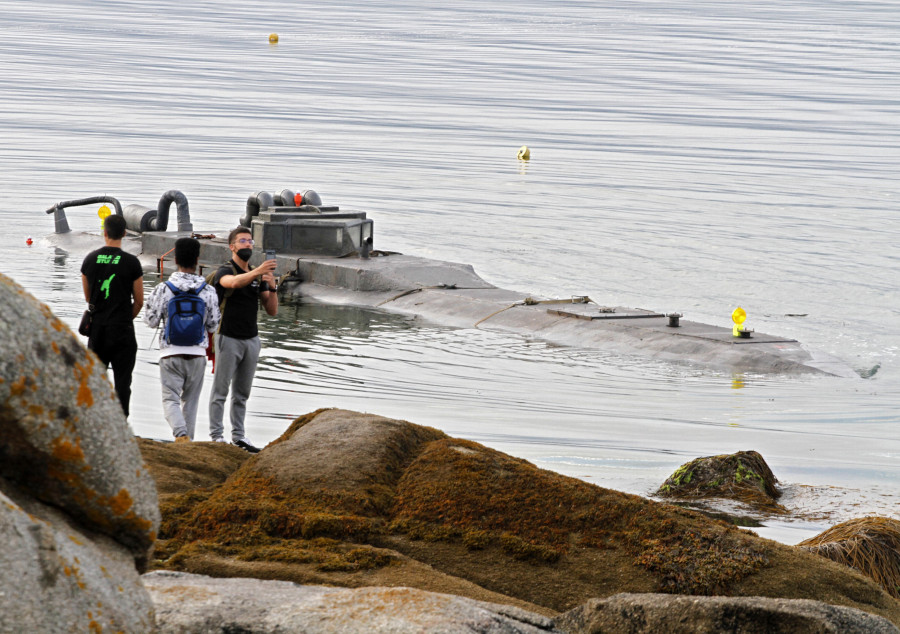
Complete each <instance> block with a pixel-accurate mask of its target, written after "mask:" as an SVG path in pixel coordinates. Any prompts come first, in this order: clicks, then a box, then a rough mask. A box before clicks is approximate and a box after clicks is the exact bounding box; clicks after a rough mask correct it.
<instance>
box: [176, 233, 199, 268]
mask: <svg viewBox="0 0 900 634" xmlns="http://www.w3.org/2000/svg"><path fill="white" fill-rule="evenodd" d="M199 259H200V241H199V240H195V239H194V238H178V239H177V240H176V241H175V264H177V265H178V266H180V267H183V268H186V269H194V268H197V261H198V260H199Z"/></svg>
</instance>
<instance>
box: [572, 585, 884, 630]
mask: <svg viewBox="0 0 900 634" xmlns="http://www.w3.org/2000/svg"><path fill="white" fill-rule="evenodd" d="M554 622H555V623H556V624H557V626H558V627H559V628H560V629H562V630H564V631H566V632H572V633H575V632H577V633H579V634H592V633H594V632H597V633H600V632H629V633H631V634H656V633H657V632H667V633H669V634H696V633H697V632H766V633H767V634H775V633H779V632H783V633H784V634H788V633H790V634H798V633H800V632H808V633H809V634H814V633H819V632H842V633H843V634H850V633H853V632H856V633H858V634H898V633H900V630H898V629H897V628H896V627H895V626H894V625H893V624H891V622H890V621H888V620H887V619H885V618H883V617H880V616H876V615H874V614H868V613H866V612H863V611H862V610H857V609H854V608H847V607H837V606H834V605H828V604H827V603H822V602H820V601H810V600H806V599H771V598H768V597H685V596H672V595H667V594H617V595H615V596H612V597H609V598H608V599H592V600H590V601H588V602H587V603H585V604H584V605H581V606H578V607H577V608H575V609H573V610H570V611H569V612H566V613H565V614H563V615H561V616H559V617H558V618H556V619H554Z"/></svg>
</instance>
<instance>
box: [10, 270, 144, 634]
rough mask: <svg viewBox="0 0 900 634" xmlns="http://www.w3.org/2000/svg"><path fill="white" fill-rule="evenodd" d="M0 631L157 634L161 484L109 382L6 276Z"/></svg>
mask: <svg viewBox="0 0 900 634" xmlns="http://www.w3.org/2000/svg"><path fill="white" fill-rule="evenodd" d="M0 314H3V316H4V319H3V320H2V322H0V432H2V436H3V441H2V442H0V543H2V544H3V548H2V549H0V632H57V631H66V632H68V631H93V630H97V631H99V630H105V629H109V630H111V631H147V626H148V625H152V622H153V618H152V605H151V603H150V600H149V596H148V595H147V593H146V592H145V591H144V590H143V588H142V586H141V583H140V577H139V573H138V570H137V568H140V567H143V566H144V565H145V563H146V560H147V558H148V556H149V549H150V548H151V547H152V545H153V543H154V540H155V538H156V530H157V528H158V524H159V510H158V507H157V500H156V489H155V485H154V483H153V479H152V477H151V476H150V474H149V472H148V471H147V469H146V468H145V466H144V464H143V460H142V458H141V455H140V452H139V451H138V448H137V444H136V443H135V441H134V438H133V436H132V432H131V429H130V428H129V426H128V424H127V422H126V421H125V419H124V416H123V414H122V409H121V407H120V406H119V404H118V401H117V400H116V396H115V392H114V391H113V389H112V386H111V385H110V383H109V381H108V380H107V378H106V373H105V370H104V369H103V367H102V366H101V364H100V363H99V362H98V361H97V358H96V357H95V356H94V354H93V353H90V352H88V351H87V350H86V349H85V348H84V347H83V346H82V345H81V344H80V343H79V341H78V340H77V339H76V338H75V335H74V334H73V333H72V332H71V331H70V330H69V329H68V327H67V326H66V325H65V324H63V323H62V322H61V321H60V320H59V319H57V318H56V316H55V315H53V313H52V312H51V311H50V310H49V308H47V307H46V306H45V305H43V304H41V303H40V302H38V301H36V300H35V299H34V298H33V297H31V296H30V295H29V294H28V293H26V292H25V291H24V290H23V289H22V288H21V287H20V286H18V285H17V284H15V282H13V281H12V280H10V279H9V278H7V277H5V276H3V275H0Z"/></svg>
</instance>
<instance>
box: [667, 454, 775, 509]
mask: <svg viewBox="0 0 900 634" xmlns="http://www.w3.org/2000/svg"><path fill="white" fill-rule="evenodd" d="M777 482H778V480H776V479H775V475H774V474H773V473H772V470H771V469H769V465H767V464H766V461H765V460H764V459H763V457H762V456H761V455H760V454H759V453H758V452H756V451H739V452H737V453H733V454H724V455H719V456H706V457H703V458H696V459H694V460H692V461H691V462H687V463H685V464H683V465H681V466H680V467H678V469H676V470H675V472H674V473H673V474H672V475H670V476H669V477H668V479H666V481H665V482H664V483H663V485H662V486H661V487H660V488H659V490H657V492H656V495H658V496H660V497H667V498H683V499H684V498H728V499H731V500H736V501H738V502H743V503H745V504H749V505H751V506H754V507H757V508H762V509H765V510H768V511H770V512H772V511H775V512H777V511H780V510H783V509H781V507H780V506H778V504H777V502H776V500H777V499H778V498H779V497H780V496H781V492H780V491H779V490H778V488H777V487H776V486H775V485H776V484H777Z"/></svg>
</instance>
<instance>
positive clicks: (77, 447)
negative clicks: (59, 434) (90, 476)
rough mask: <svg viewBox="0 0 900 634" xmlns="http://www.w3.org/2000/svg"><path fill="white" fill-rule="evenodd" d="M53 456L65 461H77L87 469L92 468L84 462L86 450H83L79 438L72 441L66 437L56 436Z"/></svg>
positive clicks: (78, 464) (83, 468)
mask: <svg viewBox="0 0 900 634" xmlns="http://www.w3.org/2000/svg"><path fill="white" fill-rule="evenodd" d="M53 457H54V458H55V459H57V460H60V461H62V462H65V463H77V466H79V467H80V468H81V469H82V470H85V471H86V470H88V469H90V466H88V465H86V464H84V451H82V450H81V441H80V440H78V439H76V440H75V442H74V443H72V442H70V441H68V440H66V439H64V438H56V439H55V440H54V441H53Z"/></svg>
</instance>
